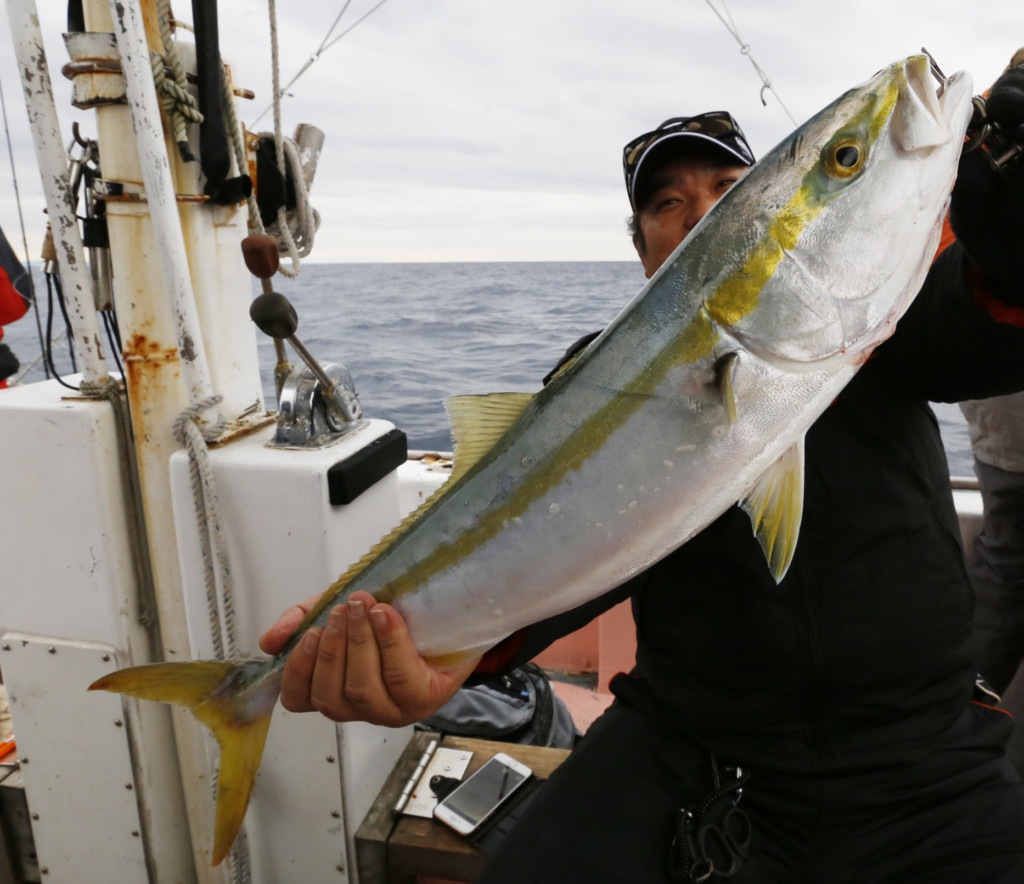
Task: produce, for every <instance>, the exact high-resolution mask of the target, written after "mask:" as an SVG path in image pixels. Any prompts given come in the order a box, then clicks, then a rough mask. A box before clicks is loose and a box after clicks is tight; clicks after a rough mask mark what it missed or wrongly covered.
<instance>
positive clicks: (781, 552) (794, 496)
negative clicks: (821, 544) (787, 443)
mask: <svg viewBox="0 0 1024 884" xmlns="http://www.w3.org/2000/svg"><path fill="white" fill-rule="evenodd" d="M740 506H741V507H742V508H743V509H744V511H745V512H746V513H747V515H748V516H750V522H751V524H752V525H753V528H754V535H755V536H756V537H757V540H758V543H760V544H761V549H762V550H763V551H764V556H765V559H766V560H767V562H768V568H769V570H770V571H771V572H772V576H773V577H774V578H775V582H776V583H779V582H780V581H781V580H782V578H783V577H785V576H786V571H787V570H788V569H789V566H790V563H791V562H792V561H793V554H794V552H796V542H797V537H798V536H799V533H800V521H801V519H802V517H803V509H804V440H803V439H802V438H801V439H800V441H799V442H797V443H796V444H794V445H793V446H792V447H790V448H788V449H787V450H786V451H785V452H784V453H783V455H782V456H781V457H780V458H779V459H778V460H777V461H776V462H775V463H774V464H772V466H771V467H770V468H769V469H768V470H767V471H766V472H765V473H764V475H762V476H761V478H760V479H758V480H757V482H756V483H755V485H754V487H753V488H752V489H751V490H750V493H749V494H748V495H747V496H746V497H745V498H744V499H743V500H742V501H740Z"/></svg>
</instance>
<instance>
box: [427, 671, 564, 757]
mask: <svg viewBox="0 0 1024 884" xmlns="http://www.w3.org/2000/svg"><path fill="white" fill-rule="evenodd" d="M417 727H418V728H420V729H423V730H432V731H439V732H440V733H442V734H455V735H457V736H460V737H480V738H482V739H485V740H501V741H503V742H506V743H522V744H523V745H528V746H551V747H555V748H557V749H571V748H572V747H573V746H574V745H575V744H576V740H577V739H578V738H579V733H578V731H577V730H576V725H575V724H574V723H573V720H572V715H571V714H570V713H569V710H568V709H567V708H566V706H565V703H563V702H562V700H561V699H560V698H559V697H557V696H556V695H555V692H554V691H553V690H552V688H551V682H550V680H549V679H548V677H547V675H546V674H545V673H544V670H542V669H541V668H540V667H539V666H537V665H536V664H535V663H527V664H526V665H525V666H521V667H519V668H518V669H513V670H511V671H510V672H507V673H504V674H502V675H485V676H473V677H471V678H470V680H468V681H467V682H466V684H464V685H463V686H462V687H461V688H459V690H458V691H457V692H456V694H455V696H454V697H452V698H451V699H450V700H449V701H448V702H447V703H445V705H444V706H442V707H441V708H440V709H438V710H437V712H436V713H434V715H432V716H431V717H430V718H427V719H424V720H423V721H421V722H420V723H419V724H418V725H417Z"/></svg>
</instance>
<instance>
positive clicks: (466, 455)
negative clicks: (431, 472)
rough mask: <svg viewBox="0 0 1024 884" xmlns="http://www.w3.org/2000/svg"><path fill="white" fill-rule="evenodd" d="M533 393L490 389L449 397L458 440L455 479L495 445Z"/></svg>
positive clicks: (455, 436) (453, 477)
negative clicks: (480, 392)
mask: <svg viewBox="0 0 1024 884" xmlns="http://www.w3.org/2000/svg"><path fill="white" fill-rule="evenodd" d="M533 397H534V394H533V393H489V394H486V395H483V396H452V397H451V398H450V399H446V400H445V402H444V407H445V409H446V410H447V412H448V417H449V418H450V419H451V422H452V440H453V441H454V443H455V463H454V464H453V465H452V480H454V479H457V478H459V477H460V476H462V475H464V474H465V473H468V472H469V471H470V470H471V469H472V468H473V466H474V465H475V464H476V463H478V462H479V460H480V459H481V458H482V457H483V456H484V455H485V454H487V452H488V451H490V450H491V449H492V448H493V447H494V444H495V443H496V442H497V441H498V440H499V439H500V438H501V437H502V436H504V435H505V433H506V432H507V431H508V428H509V427H511V426H512V424H514V423H515V422H516V421H517V420H518V419H519V416H520V415H521V414H522V413H523V410H524V409H525V408H526V406H527V405H529V404H530V403H531V402H532V401H533Z"/></svg>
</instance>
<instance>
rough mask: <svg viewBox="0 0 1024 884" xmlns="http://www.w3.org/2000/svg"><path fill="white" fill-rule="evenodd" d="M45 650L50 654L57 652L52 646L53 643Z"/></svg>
mask: <svg viewBox="0 0 1024 884" xmlns="http://www.w3.org/2000/svg"><path fill="white" fill-rule="evenodd" d="M46 650H47V651H49V652H50V653H51V654H56V653H57V649H56V648H55V647H53V645H50V647H48V648H47V649H46Z"/></svg>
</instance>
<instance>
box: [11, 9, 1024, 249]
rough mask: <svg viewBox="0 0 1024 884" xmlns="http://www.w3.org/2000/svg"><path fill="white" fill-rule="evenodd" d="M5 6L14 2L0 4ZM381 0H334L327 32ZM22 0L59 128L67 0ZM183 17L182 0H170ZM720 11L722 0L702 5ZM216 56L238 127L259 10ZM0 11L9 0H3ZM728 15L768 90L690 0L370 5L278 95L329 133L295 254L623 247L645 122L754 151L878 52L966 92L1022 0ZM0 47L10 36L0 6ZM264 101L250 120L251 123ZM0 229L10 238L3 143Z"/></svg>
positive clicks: (253, 82)
mask: <svg viewBox="0 0 1024 884" xmlns="http://www.w3.org/2000/svg"><path fill="white" fill-rule="evenodd" d="M5 2H10V0H5ZM376 2H378V0H351V2H350V5H349V8H348V10H347V11H346V13H345V15H344V17H343V18H342V20H341V23H340V24H339V26H338V29H337V30H336V31H335V33H336V34H337V33H339V32H340V31H341V30H343V29H344V28H345V27H346V26H348V25H351V24H352V23H354V22H355V21H356V20H357V19H358V18H359V17H360V16H361V15H362V14H363V13H365V12H366V11H368V10H369V9H370V8H371V7H372V6H373V5H375V4H376ZM64 5H65V4H64V3H63V2H59V0H39V6H40V16H41V18H42V21H43V25H44V28H46V49H47V52H48V55H49V58H50V64H51V65H52V66H53V67H54V68H56V69H57V70H56V71H54V72H53V79H54V82H55V85H56V88H58V89H59V90H60V91H59V95H58V103H59V105H60V112H61V114H62V118H63V121H64V123H65V128H66V130H67V131H68V133H69V137H70V129H71V122H72V120H74V119H78V120H80V121H81V122H82V126H83V130H84V131H85V132H86V133H88V134H91V133H93V132H94V131H95V128H94V125H93V123H92V122H91V120H90V116H89V114H86V113H82V112H77V111H74V109H72V108H70V106H69V105H68V104H67V96H68V94H69V90H68V88H67V86H66V81H64V80H63V78H62V77H61V76H60V74H59V68H60V67H61V66H62V65H63V64H64V63H65V62H66V61H67V56H66V53H65V51H64V46H63V42H62V41H61V39H60V32H61V30H62V14H61V13H60V11H59V10H60V8H61V7H62V6H64ZM173 5H174V9H175V14H176V15H177V16H178V17H179V18H183V19H185V20H188V19H189V18H190V17H191V12H190V10H191V5H190V4H189V3H186V2H183V0H176V2H174V3H173ZM344 5H345V0H287V2H281V3H278V9H279V12H280V15H281V21H280V25H279V27H280V33H281V38H280V39H281V68H282V81H283V82H287V81H288V80H289V79H291V77H292V76H293V75H294V74H295V73H296V72H297V71H298V70H299V68H300V67H301V66H302V64H303V63H304V62H305V61H306V59H307V58H309V56H310V55H311V54H312V53H314V52H315V51H316V49H317V48H318V47H319V46H320V44H321V42H322V41H323V39H324V36H325V35H326V33H327V31H328V29H329V28H330V26H331V24H332V22H333V21H334V19H335V18H336V16H337V15H338V13H339V12H340V11H341V9H342V7H343V6H344ZM714 5H715V7H716V8H717V9H718V10H719V11H723V12H724V7H723V6H722V3H721V0H714ZM219 6H220V15H221V51H222V54H223V56H224V58H225V59H226V60H227V61H228V62H229V64H231V65H232V68H233V72H234V76H235V81H236V83H237V84H238V85H241V86H245V87H247V88H250V89H252V90H253V91H254V92H256V93H257V98H256V100H255V101H249V102H242V103H241V104H242V106H241V108H240V115H241V117H242V119H243V120H244V121H245V122H247V123H248V124H250V128H252V125H251V124H252V122H253V120H254V119H255V117H256V116H257V115H258V114H259V113H260V112H261V111H262V110H263V109H264V108H265V107H266V106H267V105H268V103H269V101H270V95H271V87H270V83H271V79H270V61H269V36H268V27H267V11H266V4H265V3H263V2H260V0H220V4H219ZM5 12H6V9H5ZM728 12H729V13H731V15H732V18H733V21H734V22H735V24H736V26H737V28H738V29H739V32H740V35H741V36H742V38H743V40H744V41H745V42H746V43H747V44H748V45H749V47H750V52H751V53H752V56H753V58H754V59H756V61H757V63H758V64H759V65H760V66H761V67H762V68H763V70H764V71H765V73H766V74H767V76H768V77H769V78H770V79H771V82H772V84H773V87H774V90H775V92H776V93H777V95H778V97H776V94H773V93H772V92H768V93H766V94H765V100H766V102H767V106H765V105H762V103H761V98H760V94H761V88H762V83H761V80H760V78H759V77H758V74H757V73H756V71H755V70H754V67H753V66H752V65H751V63H750V60H749V58H748V57H747V56H746V55H744V54H743V53H742V52H741V49H740V45H739V44H738V43H737V41H736V39H735V38H734V37H733V36H732V35H731V34H730V33H729V32H728V31H727V30H726V28H725V27H724V26H723V24H722V23H721V21H720V20H719V18H718V17H717V16H716V15H715V13H714V12H713V11H712V9H711V8H710V7H709V5H708V4H707V2H705V0H629V2H622V0H515V2H509V0H387V2H385V3H384V5H383V6H382V7H381V8H380V9H379V10H378V11H376V12H375V13H373V14H372V15H371V16H370V17H369V18H368V19H367V20H366V21H365V22H363V23H362V24H360V25H359V26H358V27H357V28H355V29H354V30H353V31H352V33H351V34H349V35H347V36H345V37H344V38H342V39H341V40H340V41H339V42H338V43H337V44H336V45H334V46H333V47H332V48H330V49H329V50H327V51H326V52H325V53H324V54H323V55H322V56H321V57H320V59H319V60H318V61H317V62H316V63H315V64H314V65H312V67H310V69H309V70H308V71H307V72H306V74H305V75H304V76H303V77H302V78H301V79H300V80H299V81H298V82H297V83H296V84H295V85H294V86H293V87H292V89H291V93H292V96H291V97H288V98H286V99H285V101H284V105H283V114H284V129H285V131H286V133H288V134H290V133H291V132H292V131H293V130H294V128H295V126H296V124H298V123H300V122H306V123H312V124H314V125H317V126H319V127H320V128H321V129H323V130H324V131H325V133H326V144H325V148H324V153H323V156H322V158H321V162H320V167H319V171H318V174H317V179H316V182H315V184H314V188H313V204H314V205H315V206H316V208H317V209H318V210H319V211H320V213H321V215H322V218H323V224H322V226H321V229H320V232H319V234H318V238H317V243H316V247H315V249H314V253H313V255H312V256H311V258H310V259H309V260H314V261H319V262H337V261H482V260H483V261H487V260H494V261H520V260H539V261H546V260H572V261H576V260H579V261H601V260H631V259H632V258H633V257H634V254H633V251H632V246H631V245H630V243H629V240H628V237H627V236H626V234H625V217H626V214H627V212H628V204H627V202H626V198H625V192H624V188H623V184H622V177H621V149H622V145H623V144H624V143H625V142H626V141H628V140H629V139H630V138H632V137H633V136H634V135H637V134H639V133H640V132H643V131H646V130H648V129H651V128H653V127H654V126H656V125H657V124H658V123H660V122H661V121H662V120H663V119H665V118H667V117H670V116H676V115H681V114H689V113H698V112H700V111H705V110H719V109H727V110H731V111H732V112H733V113H734V114H735V115H736V116H737V117H738V119H739V120H740V122H741V124H742V126H743V128H744V129H745V130H746V133H747V136H748V138H749V140H750V142H751V145H752V147H753V148H754V151H755V153H756V154H757V155H759V156H760V155H761V154H763V153H765V152H766V151H767V150H768V149H769V148H770V147H771V146H772V145H774V144H775V143H776V142H778V141H779V140H780V139H781V138H783V137H784V136H785V135H786V134H787V133H788V132H789V131H790V130H791V129H792V128H793V126H792V124H791V122H790V120H789V119H788V117H787V115H786V113H785V111H784V110H783V108H782V107H781V106H780V104H779V98H781V100H782V102H783V103H784V104H785V106H786V107H787V108H788V109H789V111H790V112H791V113H792V115H793V116H794V117H795V118H796V120H797V121H798V122H802V121H803V120H805V119H806V118H807V117H808V116H810V115H811V114H813V113H814V112H816V111H817V110H819V109H820V108H821V107H823V106H824V105H825V104H827V103H828V102H830V101H831V100H832V99H834V98H835V97H837V96H838V95H839V94H840V93H841V92H843V91H844V90H845V89H847V88H849V87H851V86H854V85H856V84H857V83H860V82H862V81H864V80H866V79H867V78H868V77H870V76H871V75H872V74H873V73H874V72H875V71H876V70H878V69H879V68H882V67H884V66H885V65H886V64H888V63H890V62H891V61H893V60H895V59H897V58H899V57H902V56H906V55H910V54H914V53H916V52H918V51H919V49H920V48H921V47H922V46H925V47H927V49H928V50H929V51H930V52H931V53H932V54H933V55H934V56H935V58H936V60H937V61H938V63H939V64H940V66H941V67H942V68H944V69H945V70H946V72H947V73H952V72H953V71H955V70H960V69H966V70H967V71H969V72H970V73H971V75H972V76H973V77H974V80H975V91H976V92H979V91H981V90H982V89H983V88H984V87H985V86H987V85H988V84H989V83H990V82H991V80H992V79H993V78H994V77H995V76H997V75H998V74H999V72H1000V71H1001V70H1002V69H1003V67H1004V66H1005V64H1006V63H1007V61H1008V59H1009V57H1010V55H1011V54H1012V53H1013V51H1014V50H1015V49H1017V48H1018V46H1021V45H1024V7H1022V5H1021V3H1020V0H987V2H986V3H984V4H975V3H968V2H965V0H956V2H953V0H844V2H831V0H786V2H785V3H770V2H765V0H732V2H731V3H730V4H729V6H728ZM0 44H2V45H3V46H5V47H9V46H10V31H9V27H8V23H7V18H6V15H4V16H3V17H2V20H0ZM0 81H2V84H3V91H4V97H5V99H6V102H7V113H8V118H9V120H10V126H11V138H12V140H13V143H14V156H15V163H16V167H17V172H18V180H19V184H20V187H21V194H22V202H23V209H24V212H25V218H26V224H27V226H28V229H29V248H30V250H31V252H32V257H33V258H36V257H38V253H39V241H40V239H41V230H42V228H43V226H44V220H43V214H42V206H43V198H42V194H41V191H40V186H39V178H38V174H37V172H36V171H35V166H34V162H33V154H32V148H31V138H30V135H29V132H28V128H27V118H26V114H25V110H24V107H23V105H22V103H21V91H20V84H19V82H18V79H17V71H16V68H15V66H14V63H13V59H12V57H11V53H10V51H9V50H8V51H0ZM271 125H272V117H271V115H270V114H267V115H266V116H264V117H263V119H262V120H261V121H260V122H259V124H258V125H257V126H256V127H255V128H256V129H257V131H260V130H263V129H269V128H270V127H271ZM3 153H4V155H5V156H4V159H3V161H2V163H0V225H2V226H3V228H4V230H5V231H6V232H7V235H8V238H9V239H10V240H11V242H12V244H14V245H15V247H16V249H17V250H18V251H19V253H20V252H21V251H22V248H21V232H20V227H19V224H18V217H17V211H16V207H15V201H14V198H13V188H12V183H11V181H12V179H11V173H10V166H9V162H8V160H7V158H6V153H7V150H6V144H4V146H3Z"/></svg>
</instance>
